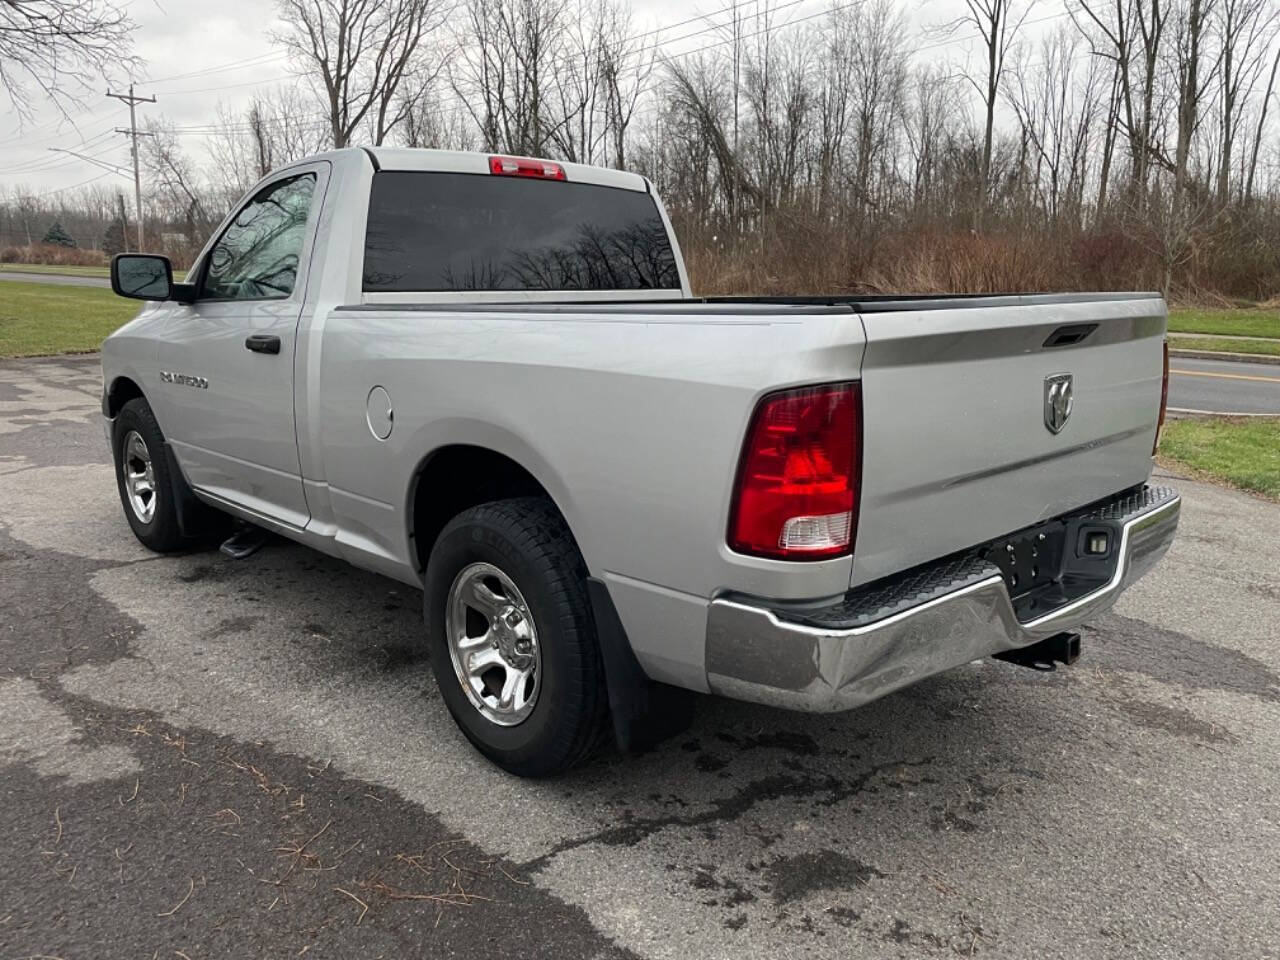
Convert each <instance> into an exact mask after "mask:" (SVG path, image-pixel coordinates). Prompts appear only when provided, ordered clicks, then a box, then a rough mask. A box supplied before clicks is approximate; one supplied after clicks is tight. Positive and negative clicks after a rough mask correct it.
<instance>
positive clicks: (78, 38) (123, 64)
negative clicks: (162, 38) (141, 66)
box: [0, 0, 136, 117]
mask: <svg viewBox="0 0 1280 960" xmlns="http://www.w3.org/2000/svg"><path fill="white" fill-rule="evenodd" d="M132 34H133V22H132V21H131V20H130V19H129V17H128V16H127V15H126V13H125V11H124V8H123V7H122V6H118V5H117V4H116V3H115V2H113V0H0V86H3V87H4V89H5V91H6V92H7V93H8V94H9V99H10V101H12V103H13V105H14V107H15V108H16V109H17V111H18V114H19V116H22V117H26V116H29V115H30V109H31V106H32V102H31V95H32V94H31V88H32V87H35V88H36V89H37V90H39V91H40V92H41V93H42V94H43V95H44V96H46V97H48V98H49V100H50V101H51V102H52V103H53V104H54V105H55V106H57V107H58V109H60V110H64V111H65V108H66V105H67V103H68V101H69V100H71V99H72V98H71V97H70V96H69V94H68V91H67V86H68V84H67V81H68V80H70V81H73V82H75V83H79V84H85V83H88V82H89V81H91V80H92V79H93V78H94V77H95V76H97V75H100V74H103V73H105V72H106V71H107V70H108V69H120V68H128V67H130V66H132V65H133V64H134V63H136V60H135V58H134V57H133V56H132V55H131V54H130V52H129V51H130V45H131V42H132Z"/></svg>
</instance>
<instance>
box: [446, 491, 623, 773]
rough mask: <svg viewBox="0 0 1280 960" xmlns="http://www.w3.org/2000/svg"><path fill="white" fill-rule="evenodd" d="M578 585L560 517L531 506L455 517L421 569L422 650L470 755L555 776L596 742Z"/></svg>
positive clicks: (589, 653)
mask: <svg viewBox="0 0 1280 960" xmlns="http://www.w3.org/2000/svg"><path fill="white" fill-rule="evenodd" d="M586 576H587V571H586V565H585V564H584V563H583V561H582V556H581V555H580V554H579V553H578V548H577V545H576V544H575V543H574V541H573V537H572V536H571V535H570V533H569V529H568V527H567V526H566V525H565V523H564V520H563V519H562V518H561V516H560V514H559V512H558V511H557V510H556V508H555V507H554V505H552V504H551V503H550V502H549V501H548V500H546V499H544V498H540V497H523V498H519V499H513V500H499V501H495V502H493V503H485V504H481V505H480V506H477V507H472V508H470V509H468V510H464V511H463V512H462V513H460V514H458V515H457V516H456V517H454V518H453V519H452V520H451V521H449V523H448V524H446V525H445V528H444V529H443V530H442V531H441V533H440V536H439V538H438V539H437V540H436V543H435V546H434V547H433V548H432V551H431V557H430V560H429V561H428V562H427V571H426V579H425V584H424V586H425V595H424V608H425V615H426V628H427V643H428V648H429V653H430V657H431V666H432V669H433V671H434V672H435V676H436V683H437V685H438V686H439V688H440V694H441V696H442V697H443V698H444V702H445V705H446V706H447V707H448V708H449V712H450V713H451V714H452V715H453V719H454V720H455V721H456V722H457V724H458V726H459V728H461V730H462V732H463V734H464V735H465V736H466V737H467V739H468V740H470V741H471V743H472V744H473V745H474V746H475V747H476V749H478V750H479V751H480V752H481V753H483V754H484V755H485V756H486V757H488V758H489V759H490V760H492V761H493V762H494V763H495V764H497V765H498V766H500V767H502V768H503V769H504V770H506V771H508V772H510V773H513V774H516V775H517V776H522V777H546V776H552V775H554V774H558V773H562V772H563V771H565V770H568V769H569V768H571V767H573V766H575V765H577V764H579V763H581V762H583V761H584V760H586V759H587V758H588V757H589V756H590V755H591V754H592V752H593V751H594V750H595V749H596V748H597V747H598V746H599V745H600V743H601V742H602V741H603V739H604V735H605V734H606V733H607V730H608V716H609V713H608V709H609V701H608V694H607V691H606V688H605V677H604V667H603V665H602V663H601V659H600V649H599V646H598V643H597V640H596V630H595V621H594V618H593V617H592V612H591V604H590V601H589V600H588V598H587V589H586ZM473 665H478V666H475V667H474V668H473Z"/></svg>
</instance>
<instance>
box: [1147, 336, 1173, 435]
mask: <svg viewBox="0 0 1280 960" xmlns="http://www.w3.org/2000/svg"><path fill="white" fill-rule="evenodd" d="M1168 406H1169V341H1168V340H1165V342H1164V382H1163V383H1162V384H1161V385H1160V418H1159V419H1158V420H1157V421H1156V442H1155V443H1154V444H1152V446H1151V455H1152V456H1153V457H1154V456H1155V455H1156V451H1157V450H1159V449H1160V434H1161V433H1162V432H1164V413H1165V409H1166V408H1167V407H1168Z"/></svg>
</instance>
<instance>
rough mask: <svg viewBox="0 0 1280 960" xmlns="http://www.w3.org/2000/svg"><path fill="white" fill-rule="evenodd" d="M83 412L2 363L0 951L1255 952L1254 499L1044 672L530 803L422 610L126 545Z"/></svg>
mask: <svg viewBox="0 0 1280 960" xmlns="http://www.w3.org/2000/svg"><path fill="white" fill-rule="evenodd" d="M100 389H101V387H100V382H99V375H98V369H97V365H96V361H95V360H94V359H93V358H85V359H57V360H46V361H5V362H0V770H2V771H3V773H2V774H0V958H5V960H9V958H18V957H33V956H44V957H59V958H64V960H76V958H95V960H100V958H115V957H120V958H126V957H127V958H152V957H168V958H173V957H185V958H189V960H202V958H209V957H234V958H257V957H286V956H288V957H299V956H302V957H307V958H316V957H333V958H353V957H360V958H376V957H397V958H399V957H426V956H430V957H453V956H456V957H480V956H487V957H502V958H528V957H548V958H557V960H573V958H606V957H609V958H613V957H617V958H623V957H627V958H670V960H695V958H732V960H741V958H743V957H770V958H777V957H806V958H828V957H829V958H841V960H847V958H861V957H951V956H957V955H959V956H979V957H982V956H986V957H1003V958H1016V960H1025V958H1030V957H1036V958H1053V957H1061V958H1072V960H1078V958H1082V957H1088V958H1090V960H1097V958H1135V957H1143V958H1160V960H1168V958H1173V957H1195V958H1207V957H1215V958H1216V957H1221V958H1231V960H1236V958H1242V957H1249V958H1259V957H1277V956H1280V909H1277V907H1276V904H1278V903H1280V871H1277V869H1276V864H1277V863H1280V507H1277V506H1276V505H1274V504H1271V503H1266V502H1263V501H1261V500H1258V499H1254V498H1252V497H1249V496H1247V495H1245V494H1242V493H1238V492H1235V491H1231V490H1226V489H1222V488H1217V487H1213V486H1208V485H1203V484H1199V483H1194V482H1190V481H1185V480H1179V481H1176V482H1177V484H1178V486H1179V487H1180V488H1181V489H1182V492H1183V495H1184V498H1185V501H1184V508H1183V521H1182V530H1181V532H1180V535H1179V539H1178V540H1177V542H1176V543H1175V544H1174V546H1173V548H1172V550H1171V551H1170V553H1169V555H1168V556H1167V557H1166V558H1165V559H1164V560H1163V561H1162V563H1161V565H1160V566H1159V567H1158V568H1157V569H1156V570H1155V571H1154V572H1153V573H1152V574H1151V575H1150V576H1149V577H1148V578H1147V579H1146V580H1144V581H1142V582H1141V583H1139V584H1138V585H1137V586H1135V587H1134V588H1133V589H1132V590H1130V591H1129V592H1128V593H1127V594H1126V595H1125V596H1124V597H1123V598H1122V599H1121V601H1120V604H1119V606H1118V607H1117V608H1116V610H1115V611H1114V612H1112V613H1110V614H1108V615H1105V616H1102V617H1100V618H1099V619H1098V621H1097V622H1096V623H1095V624H1093V625H1092V626H1091V627H1090V628H1089V629H1087V630H1086V631H1084V645H1083V647H1084V654H1083V658H1082V659H1081V661H1080V662H1079V663H1077V664H1076V665H1075V666H1074V667H1072V668H1070V669H1065V670H1059V671H1057V672H1054V673H1047V674H1046V673H1037V672H1034V671H1031V670H1028V669H1025V668H1020V667H1016V666H1012V665H1010V664H1005V663H999V662H995V661H982V662H978V663H973V664H969V665H966V666H964V667H962V668H960V669H957V670H954V671H951V672H950V673H948V674H945V675H943V676H940V677H936V678H933V679H931V680H929V681H926V682H924V683H921V684H919V685H917V686H915V687H913V688H910V689H908V690H905V691H903V692H900V693H898V694H895V695H893V696H890V697H888V698H885V699H883V700H881V701H878V702H876V703H874V704H871V705H869V706H867V707H864V708H862V709H859V710H856V711H854V712H851V713H848V714H844V715H837V716H804V715H799V714H792V713H786V712H780V711H776V710H771V709H767V708H763V707H756V706H750V705H745V704H737V703H731V702H727V701H718V700H712V699H707V700H705V701H704V702H702V703H701V704H700V705H699V709H698V713H697V716H696V719H695V721H694V723H693V726H692V727H691V729H689V730H688V731H687V732H686V733H684V734H682V735H680V736H678V737H676V738H675V739H673V740H671V741H669V742H668V743H666V744H664V745H663V746H662V747H660V748H659V749H658V750H656V751H654V752H652V753H649V754H646V755H644V756H638V757H618V756H615V755H612V754H608V755H605V756H603V757H602V758H600V759H599V760H597V761H595V762H594V763H593V764H591V765H590V766H588V767H587V768H585V769H582V770H580V771H577V772H575V773H573V774H571V775H569V776H567V777H564V778H562V779H558V780H552V781H545V782H529V781H522V780H518V779H514V778H512V777H509V776H506V775H504V774H502V773H500V772H498V771H497V770H495V769H494V768H493V767H491V766H489V765H487V764H486V763H485V762H484V761H483V760H482V759H481V758H480V757H479V756H477V755H476V754H475V753H474V751H472V750H471V748H470V747H469V745H468V744H467V743H466V742H465V740H464V739H463V738H462V737H461V736H460V735H459V733H458V732H457V730H456V729H455V727H454V725H453V723H452V721H451V720H450V718H449V717H448V715H447V713H446V711H445V709H444V706H443V704H442V703H441V701H440V699H439V697H438V696H437V694H436V692H435V689H434V686H433V681H432V678H431V675H430V669H429V667H428V665H427V664H426V662H425V660H424V659H423V657H422V654H421V650H420V646H419V641H420V638H421V623H420V596H419V595H418V594H417V593H416V592H415V591H413V590H411V589H406V588H405V587H403V586H401V585H399V584H396V583H393V582H391V581H389V580H385V579H382V578H380V577H377V576H373V575H370V574H367V573H362V572H359V571H355V570H352V569H351V568H349V567H346V566H344V565H342V564H341V563H339V562H336V561H333V560H330V559H328V558H325V557H323V556H320V555H319V554H316V553H313V552H311V551H308V550H306V549H304V548H302V547H299V546H295V545H292V544H288V543H285V542H280V541H277V542H273V543H271V544H269V545H268V546H267V547H265V548H264V549H263V550H261V551H260V552H259V553H257V554H255V555H254V556H252V557H250V558H249V559H247V560H242V561H232V560H229V559H228V558H226V557H224V556H222V555H220V554H218V553H217V552H213V551H204V552H192V553H190V554H186V555H181V556H168V557H160V556H156V555H153V554H151V553H149V552H148V551H146V550H145V549H144V548H142V547H141V546H140V545H139V544H138V543H137V542H136V541H135V540H134V539H133V537H132V535H131V534H130V531H129V528H128V526H127V525H126V523H125V521H124V518H123V516H122V514H121V507H120V502H119V499H118V496H117V493H116V489H115V484H114V480H113V477H112V471H111V468H110V466H109V464H108V462H107V450H106V445H105V443H104V441H103V437H102V428H101V423H100V416H99V413H98V398H99V393H100Z"/></svg>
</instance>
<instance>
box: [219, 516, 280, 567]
mask: <svg viewBox="0 0 1280 960" xmlns="http://www.w3.org/2000/svg"><path fill="white" fill-rule="evenodd" d="M268 536H270V534H268V533H267V531H265V530H263V529H262V528H261V527H255V526H253V524H250V523H246V524H244V526H242V527H240V528H239V529H238V530H236V532H235V533H233V534H232V535H231V536H229V537H227V539H225V540H223V541H222V546H220V547H219V548H218V549H219V550H220V551H221V552H222V553H225V554H226V555H227V556H228V557H230V558H231V559H232V560H243V559H244V558H245V557H250V556H253V554H255V553H257V552H258V549H259V548H260V547H261V546H262V545H263V544H264V543H266V542H267V537H268Z"/></svg>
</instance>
